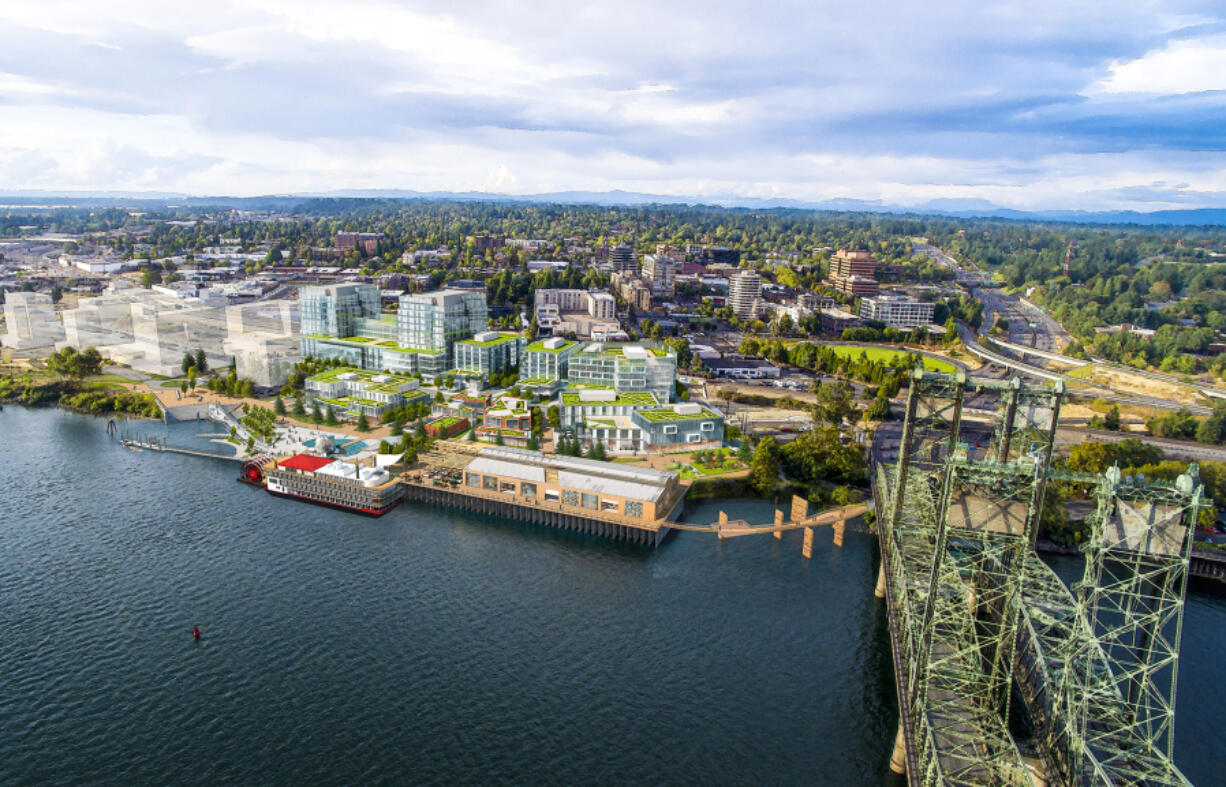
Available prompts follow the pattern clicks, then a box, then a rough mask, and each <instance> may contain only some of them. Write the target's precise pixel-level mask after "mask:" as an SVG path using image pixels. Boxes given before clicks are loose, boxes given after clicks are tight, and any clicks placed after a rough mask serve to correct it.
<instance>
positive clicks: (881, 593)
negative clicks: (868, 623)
mask: <svg viewBox="0 0 1226 787" xmlns="http://www.w3.org/2000/svg"><path fill="white" fill-rule="evenodd" d="M873 595H874V596H876V597H877V598H885V560H884V559H883V560H882V561H881V565H880V566H878V568H877V587H875V588H873Z"/></svg>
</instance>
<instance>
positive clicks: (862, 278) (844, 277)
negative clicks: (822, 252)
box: [828, 249, 877, 296]
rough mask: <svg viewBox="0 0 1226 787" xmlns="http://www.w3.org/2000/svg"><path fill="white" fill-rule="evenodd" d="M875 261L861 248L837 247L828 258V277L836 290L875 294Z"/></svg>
mask: <svg viewBox="0 0 1226 787" xmlns="http://www.w3.org/2000/svg"><path fill="white" fill-rule="evenodd" d="M876 275H877V263H876V262H874V261H873V255H872V254H869V253H868V252H867V251H865V250H863V249H856V250H854V251H848V250H846V249H839V250H838V251H836V252H835V253H834V255H833V256H832V257H831V258H830V274H829V276H828V279H829V281H830V283H831V284H832V285H833V286H834V288H835V289H836V290H838V291H839V292H842V293H844V294H846V295H856V296H865V295H876V294H877V279H876Z"/></svg>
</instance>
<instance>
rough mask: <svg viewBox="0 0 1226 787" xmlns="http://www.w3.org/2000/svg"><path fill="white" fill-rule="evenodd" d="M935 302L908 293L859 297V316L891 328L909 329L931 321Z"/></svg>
mask: <svg viewBox="0 0 1226 787" xmlns="http://www.w3.org/2000/svg"><path fill="white" fill-rule="evenodd" d="M935 309H936V304H933V303H927V302H925V301H921V300H917V299H915V298H912V297H911V296H909V295H878V296H876V297H871V298H861V299H860V317H861V319H865V320H876V321H878V322H883V323H885V324H886V325H887V326H889V327H891V328H898V329H899V330H903V331H909V330H911V329H912V328H918V327H919V326H921V325H928V324H929V323H931V322H932V314H933V311H934V310H935Z"/></svg>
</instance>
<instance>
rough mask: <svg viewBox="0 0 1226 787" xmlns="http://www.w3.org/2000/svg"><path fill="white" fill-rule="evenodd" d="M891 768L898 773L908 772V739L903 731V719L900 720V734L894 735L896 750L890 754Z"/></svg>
mask: <svg viewBox="0 0 1226 787" xmlns="http://www.w3.org/2000/svg"><path fill="white" fill-rule="evenodd" d="M890 770H891V771H893V772H894V773H897V774H906V772H907V739H906V738H905V737H904V736H903V732H902V719H899V720H898V735H896V736H894V751H893V752H892V753H891V754H890Z"/></svg>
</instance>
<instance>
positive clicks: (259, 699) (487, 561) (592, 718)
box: [0, 407, 1226, 785]
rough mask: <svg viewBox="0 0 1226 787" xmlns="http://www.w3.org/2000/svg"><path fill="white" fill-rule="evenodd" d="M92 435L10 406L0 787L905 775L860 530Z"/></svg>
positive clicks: (1211, 602)
mask: <svg viewBox="0 0 1226 787" xmlns="http://www.w3.org/2000/svg"><path fill="white" fill-rule="evenodd" d="M104 425H105V422H104V421H102V420H99V419H96V418H91V417H87V416H81V415H76V414H72V413H66V412H62V411H59V410H50V409H48V410H28V409H23V408H20V407H7V408H5V410H4V411H3V412H0V489H2V490H4V493H3V502H4V507H5V511H6V516H5V518H4V524H3V525H2V526H0V782H13V783H45V782H56V783H66V782H67V783H71V782H85V781H89V782H105V783H124V784H130V783H165V782H185V781H192V782H243V783H261V784H265V783H284V784H289V783H303V782H308V783H312V784H350V783H358V782H360V783H398V782H413V783H446V784H456V783H466V784H474V783H481V784H487V783H517V784H541V783H546V784H609V783H642V782H652V783H676V784H704V785H705V784H762V783H769V784H797V785H801V784H838V785H854V784H884V783H897V780H891V779H889V778H888V777H887V775H886V762H887V760H888V758H889V754H890V747H891V744H892V742H893V733H894V730H895V725H896V710H895V700H894V688H893V676H892V670H891V663H890V654H889V646H888V641H887V637H886V630H885V616H884V609H883V604H882V602H880V601H877V600H876V599H874V598H873V595H872V589H873V580H874V578H875V575H874V566H875V561H876V547H875V545H874V543H873V541H872V539H871V538H870V537H869V536H868V535H866V534H862V533H856V532H848V534H847V538H846V543H845V545H844V546H843V547H842V548H841V549H836V548H834V547H832V546H831V544H830V536H829V531H824V532H819V534H818V536H817V546H816V549H815V553H814V556H813V558H812V559H811V560H808V561H806V560H804V559H803V558H802V557H801V555H800V534H799V533H789V534H787V535H786V536H785V538H784V539H783V540H782V541H777V540H775V539H773V538H745V539H733V540H730V541H728V542H726V543H723V544H721V543H720V542H719V541H717V540H716V539H715V538H714V537H712V536H709V535H706V534H698V533H681V534H678V535H677V536H676V537H674V538H672V539H670V540H669V541H668V542H667V543H666V544H665V545H664V546H663V547H661V548H659V549H649V548H644V547H636V546H631V545H626V544H620V543H615V542H610V541H604V540H601V539H597V538H592V537H585V536H580V535H576V534H572V533H563V532H557V531H552V530H548V529H544V528H539V527H535V526H530V525H523V524H517V523H514V522H508V521H505V520H497V519H494V518H491V517H484V516H478V515H473V514H467V513H462V512H456V511H450V510H445V509H440V508H432V507H426V506H419V505H417V504H411V503H406V504H405V505H403V506H401V507H400V508H398V509H397V510H395V511H394V512H392V513H390V514H388V515H387V516H385V517H383V518H381V519H367V518H364V517H358V516H354V515H351V514H346V513H343V512H338V511H333V510H330V509H326V508H321V507H317V506H312V505H308V504H304V503H298V502H294V501H287V500H283V499H278V498H273V497H272V496H270V495H268V494H265V493H263V492H261V491H259V490H255V489H251V488H248V487H245V486H242V485H240V484H238V483H236V482H235V480H234V479H235V476H236V475H237V465H236V464H234V463H230V462H223V461H220V460H211V459H205V458H198V457H191V456H181V455H172V454H161V453H154V452H151V451H145V452H143V453H133V452H129V451H127V450H124V449H122V448H120V447H119V446H118V445H117V444H116V443H115V442H114V440H113V439H111V438H108V437H107V436H106V434H105V430H104ZM144 431H146V432H149V433H154V432H157V433H165V434H166V436H167V437H168V439H169V440H170V441H172V442H177V443H182V444H189V443H191V442H192V441H193V440H194V439H195V438H194V435H195V434H197V433H199V432H208V431H212V428H211V427H210V425H209V424H208V423H207V422H206V423H202V424H194V423H189V424H179V425H175V426H172V427H170V428H169V430H168V432H163V427H161V426H160V425H149V426H147V427H146V428H145V429H144ZM719 507H720V506H719V505H718V504H714V503H700V504H699V505H697V506H695V507H692V508H691V509H690V512H689V513H688V514H687V518H690V519H693V520H699V521H703V520H707V519H714V518H715V515H716V512H717V511H718V509H719ZM724 507H725V508H726V510H727V511H728V512H729V514H730V515H731V516H733V517H745V518H749V519H757V520H759V521H767V520H769V518H770V516H771V513H770V512H771V509H770V507H769V506H767V505H766V504H765V503H762V502H741V503H728V504H726V505H725V506H724ZM1224 623H1226V603H1224V602H1223V599H1222V597H1221V596H1220V595H1213V594H1210V593H1204V592H1199V591H1198V592H1195V593H1193V595H1192V596H1191V597H1190V603H1189V609H1188V615H1187V625H1186V628H1185V638H1184V641H1185V645H1184V653H1185V659H1184V664H1183V670H1182V672H1181V677H1182V679H1183V681H1182V684H1181V691H1180V705H1179V707H1180V721H1179V736H1178V747H1179V748H1178V751H1179V757H1178V761H1179V763H1180V764H1181V766H1182V767H1184V769H1185V770H1186V772H1187V773H1188V775H1189V776H1191V777H1192V778H1193V779H1194V780H1199V781H1200V782H1201V783H1202V784H1211V783H1213V782H1214V778H1215V776H1216V775H1217V774H1216V770H1215V765H1216V763H1215V761H1214V760H1215V758H1214V756H1213V755H1214V754H1215V753H1216V752H1217V751H1218V750H1219V749H1220V746H1218V745H1217V731H1216V724H1215V721H1216V716H1215V714H1214V711H1215V710H1216V709H1217V708H1218V707H1220V706H1221V704H1222V701H1223V699H1224V697H1223V689H1222V688H1221V687H1222V685H1223V680H1222V679H1223V677H1224V673H1226V665H1223V660H1222V658H1221V656H1220V654H1219V652H1218V651H1217V646H1218V645H1219V644H1220V643H1221V642H1222V641H1223V639H1224V638H1226V626H1224V625H1223V624H1224ZM192 626H199V627H200V629H201V631H202V632H203V634H204V637H203V639H201V640H200V641H199V642H196V641H193V640H192V637H191V629H192Z"/></svg>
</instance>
